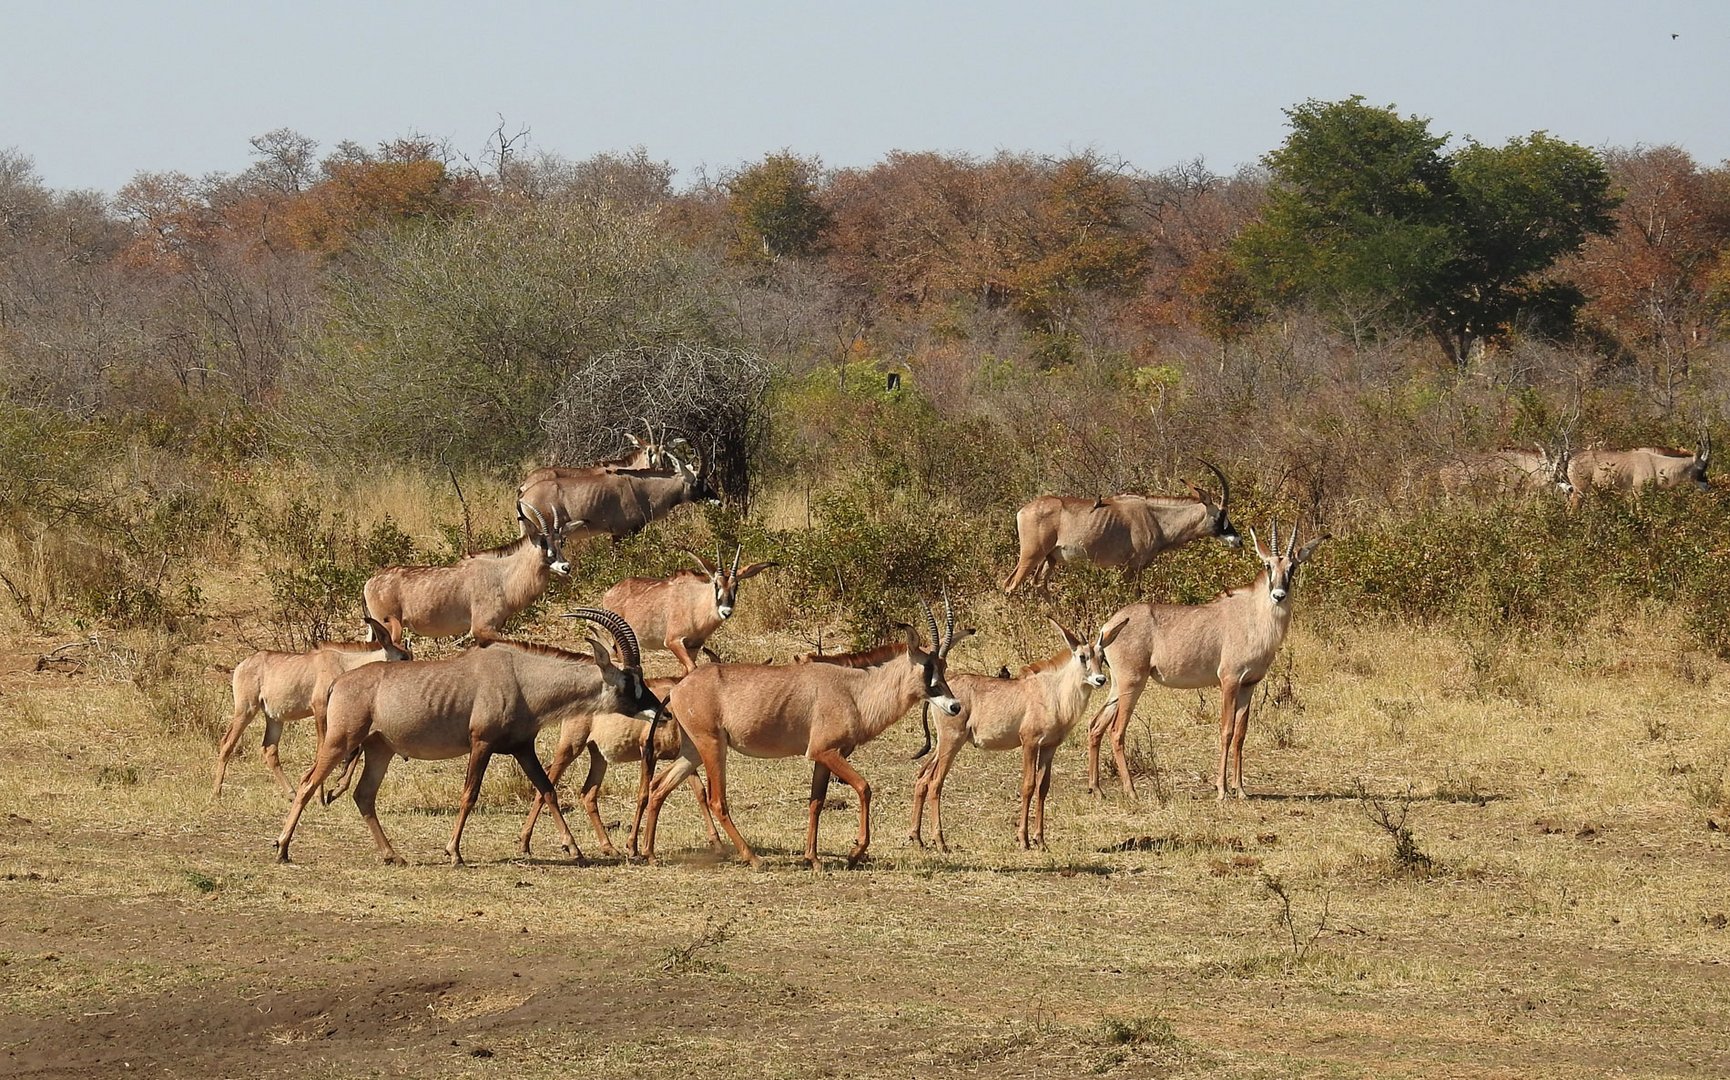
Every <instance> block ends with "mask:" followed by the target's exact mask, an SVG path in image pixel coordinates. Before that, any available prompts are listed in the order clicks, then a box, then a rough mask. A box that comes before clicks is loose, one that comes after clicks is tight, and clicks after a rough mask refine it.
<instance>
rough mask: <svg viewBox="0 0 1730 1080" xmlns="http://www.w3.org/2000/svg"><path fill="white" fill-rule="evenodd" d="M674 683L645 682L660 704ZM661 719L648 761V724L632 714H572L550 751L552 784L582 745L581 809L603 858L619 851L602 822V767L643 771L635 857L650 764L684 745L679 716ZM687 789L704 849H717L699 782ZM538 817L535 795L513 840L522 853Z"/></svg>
mask: <svg viewBox="0 0 1730 1080" xmlns="http://www.w3.org/2000/svg"><path fill="white" fill-rule="evenodd" d="M678 681H679V679H678V677H676V676H672V677H662V678H659V679H650V680H648V684H649V692H650V693H652V694H654V695H655V696H656V697H658V698H660V699H661V700H662V701H663V702H664V701H666V700H667V695H668V693H669V692H670V691H671V690H672V689H673V687H674V686H675V685H676V684H677V683H678ZM663 715H664V716H666V717H667V719H668V720H670V721H671V722H670V723H660V724H656V725H655V745H654V753H653V754H652V755H651V756H650V757H648V758H645V757H644V756H643V741H644V738H645V737H646V736H647V735H648V725H647V724H646V723H644V722H643V721H642V720H641V719H639V718H637V717H635V716H626V715H624V714H623V713H601V714H600V715H598V716H573V717H571V718H570V719H568V720H566V721H565V722H564V724H563V725H562V726H561V727H560V728H559V746H558V749H557V750H555V751H554V752H553V762H552V764H551V765H549V766H548V767H547V779H548V780H551V781H552V782H553V783H554V784H557V783H558V782H559V777H560V776H562V775H564V771H565V770H566V769H567V768H569V767H570V765H571V762H573V761H575V760H576V757H577V754H578V752H579V751H581V750H583V749H584V747H585V746H586V747H587V749H588V751H589V774H588V776H586V777H584V778H583V809H584V810H586V811H587V812H588V815H589V824H590V825H592V826H593V827H594V830H595V835H596V836H597V837H599V838H600V841H601V852H602V854H605V855H612V856H616V855H618V853H619V852H618V849H617V848H615V847H613V841H612V838H611V837H609V836H608V835H607V826H606V824H605V823H603V822H602V821H601V813H600V801H601V782H602V781H603V780H605V779H606V778H607V766H608V765H623V764H627V763H639V764H641V765H642V771H641V774H640V777H639V779H638V783H637V808H636V812H635V813H634V814H633V815H632V816H631V834H630V839H629V841H628V842H627V844H626V847H625V850H627V851H628V852H630V854H631V855H632V856H635V855H636V854H637V830H638V827H639V826H640V825H641V824H642V821H643V809H644V807H646V806H647V805H648V802H649V783H650V781H651V780H652V779H653V778H654V763H655V762H657V761H673V760H675V759H676V758H678V756H679V751H680V750H681V749H682V747H683V745H684V739H685V732H684V729H682V728H681V727H679V724H678V718H677V717H674V716H671V715H670V713H669V712H668V711H667V710H664V709H663ZM690 788H691V793H692V794H693V795H695V796H696V797H697V808H698V810H699V811H701V813H702V815H703V827H704V828H705V829H707V830H708V833H709V846H710V847H719V846H720V844H721V836H720V834H719V833H717V832H716V831H715V818H714V816H713V815H712V814H710V813H709V800H708V799H706V798H705V797H704V796H703V784H702V782H701V781H700V780H698V779H697V777H696V776H695V775H693V776H692V777H691V779H690ZM540 814H541V799H540V796H539V795H538V794H537V795H536V796H535V801H534V804H533V805H532V806H530V807H529V817H528V820H527V821H525V822H524V823H523V831H522V835H521V836H520V837H519V838H518V839H519V842H520V844H521V846H522V852H523V854H524V855H527V854H528V853H529V839H530V837H532V836H533V835H534V831H535V822H536V820H538V819H539V818H540Z"/></svg>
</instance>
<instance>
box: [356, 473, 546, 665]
mask: <svg viewBox="0 0 1730 1080" xmlns="http://www.w3.org/2000/svg"><path fill="white" fill-rule="evenodd" d="M517 516H518V518H520V519H521V520H522V523H523V529H524V531H523V535H522V536H519V537H517V538H516V539H515V540H513V541H511V542H510V543H508V544H505V545H502V546H500V547H496V548H492V549H491V550H488V551H479V552H476V553H475V554H473V555H470V556H468V557H467V558H465V559H463V560H461V561H460V562H457V563H455V564H453V565H451V566H387V567H385V568H384V569H383V570H380V571H379V572H378V573H376V574H374V575H373V576H372V577H370V578H368V579H367V581H366V585H365V586H364V587H363V588H362V590H361V596H362V598H363V601H364V603H365V606H366V613H367V617H368V618H370V619H376V620H378V621H379V622H381V623H383V624H384V626H385V629H386V631H387V632H388V633H389V635H390V640H391V641H393V642H395V643H396V644H397V645H398V646H399V647H400V646H401V645H402V641H403V629H404V628H405V627H406V628H407V629H409V630H413V631H414V632H415V633H417V634H421V635H424V636H426V637H454V636H456V635H458V634H462V633H468V634H470V635H471V636H473V638H474V639H475V640H476V641H477V642H486V641H491V640H493V639H495V638H497V637H498V636H499V630H500V629H501V628H502V627H503V626H504V624H505V623H506V622H508V621H509V620H510V618H511V617H512V616H513V615H516V614H517V613H518V612H520V611H522V610H523V609H524V608H526V607H528V606H529V605H530V604H532V603H534V602H535V601H536V600H537V599H539V598H540V595H541V593H543V592H545V591H546V588H547V583H548V582H550V581H551V580H552V575H553V574H559V575H561V576H563V575H565V574H569V573H570V572H571V564H570V562H569V561H568V560H567V559H566V558H565V538H564V532H563V530H561V529H556V528H554V529H549V528H548V527H547V522H546V519H545V518H544V517H542V516H541V514H540V512H539V511H538V510H536V509H535V508H534V507H533V506H529V505H526V504H524V503H521V502H519V503H517ZM531 516H532V518H533V527H531V526H530V518H531Z"/></svg>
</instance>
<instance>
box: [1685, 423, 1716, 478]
mask: <svg viewBox="0 0 1730 1080" xmlns="http://www.w3.org/2000/svg"><path fill="white" fill-rule="evenodd" d="M1711 461H1712V433H1711V432H1709V431H1707V430H1706V425H1705V424H1701V425H1700V437H1699V438H1698V439H1697V440H1695V443H1694V460H1693V461H1691V462H1689V464H1688V479H1690V480H1692V481H1694V485H1695V486H1696V487H1698V488H1699V489H1700V490H1701V491H1709V490H1711V487H1712V485H1711V484H1710V483H1708V482H1707V480H1706V466H1707V465H1708V464H1710V463H1711Z"/></svg>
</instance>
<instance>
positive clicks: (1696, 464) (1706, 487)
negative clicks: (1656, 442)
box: [1568, 424, 1712, 495]
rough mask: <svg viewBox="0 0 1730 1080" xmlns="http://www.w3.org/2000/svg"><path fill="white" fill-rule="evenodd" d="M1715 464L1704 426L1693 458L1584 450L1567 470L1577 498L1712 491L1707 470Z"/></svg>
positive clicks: (1650, 451)
mask: <svg viewBox="0 0 1730 1080" xmlns="http://www.w3.org/2000/svg"><path fill="white" fill-rule="evenodd" d="M1711 460H1712V436H1711V434H1710V433H1709V432H1708V431H1707V430H1706V427H1705V425H1703V424H1702V425H1701V427H1700V437H1699V439H1698V440H1697V441H1696V442H1695V444H1694V452H1693V453H1692V454H1690V453H1688V452H1687V451H1684V450H1666V449H1663V448H1661V447H1655V446H1642V447H1639V448H1637V449H1634V450H1582V451H1580V452H1579V453H1578V454H1575V455H1574V460H1573V462H1572V464H1570V466H1569V468H1568V478H1569V480H1571V481H1572V482H1573V485H1574V492H1575V494H1576V495H1584V494H1585V493H1586V492H1588V491H1591V490H1594V489H1596V490H1599V491H1623V492H1627V491H1638V490H1639V489H1640V488H1643V487H1646V486H1648V485H1650V486H1652V487H1658V488H1675V487H1681V486H1683V485H1684V484H1693V485H1694V486H1695V488H1697V489H1698V490H1700V491H1710V490H1711V489H1712V485H1711V484H1710V483H1708V482H1707V480H1706V466H1707V465H1709V464H1710V463H1711Z"/></svg>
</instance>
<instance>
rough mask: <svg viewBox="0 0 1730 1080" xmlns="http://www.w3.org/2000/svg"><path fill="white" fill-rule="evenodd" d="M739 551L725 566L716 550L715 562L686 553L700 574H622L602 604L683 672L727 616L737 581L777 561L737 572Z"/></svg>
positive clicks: (736, 595)
mask: <svg viewBox="0 0 1730 1080" xmlns="http://www.w3.org/2000/svg"><path fill="white" fill-rule="evenodd" d="M744 550H745V549H744V548H743V547H739V548H735V549H734V551H733V565H732V566H731V567H730V568H729V567H728V566H727V564H726V563H723V562H722V561H721V552H720V551H719V550H717V551H716V552H715V561H714V562H710V561H709V560H707V559H705V558H703V557H702V556H701V555H698V554H696V553H695V552H687V554H689V555H690V556H691V558H693V559H695V560H696V562H697V565H698V566H699V567H701V568H702V572H701V573H698V572H697V571H695V570H681V571H679V572H678V573H676V574H674V575H673V576H672V577H668V578H626V579H625V580H623V581H621V582H619V583H618V584H617V585H614V586H613V587H612V588H610V589H608V590H607V593H606V595H605V596H603V597H601V606H602V607H604V608H606V609H607V610H609V611H616V612H618V613H619V614H620V615H623V616H624V617H625V621H626V622H628V623H630V624H631V629H633V630H635V631H636V632H637V640H638V641H641V642H642V643H643V644H644V646H645V647H646V648H649V649H652V650H653V649H664V650H666V651H667V652H670V653H672V654H673V656H674V657H675V658H676V659H677V660H678V661H679V663H681V664H683V665H684V667H685V673H686V674H687V675H688V674H690V673H691V670H692V669H693V668H695V667H696V666H697V661H696V658H695V657H694V656H693V655H692V654H693V653H696V652H698V651H699V650H702V648H703V643H704V642H706V641H708V640H709V635H711V634H713V633H714V632H715V631H716V630H719V629H720V628H721V624H722V623H724V622H726V621H727V620H728V619H729V618H731V617H732V615H733V608H734V606H735V605H736V604H737V602H738V599H739V583H740V582H741V581H744V580H745V579H746V578H753V577H756V576H757V575H758V574H761V573H762V572H763V571H765V570H767V569H769V568H770V567H771V566H775V565H776V564H775V563H773V562H757V563H752V564H750V565H749V566H747V567H745V568H744V569H743V570H741V569H739V557H740V555H742V554H743V553H744ZM710 655H711V656H713V655H714V654H712V653H711V654H710Z"/></svg>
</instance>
